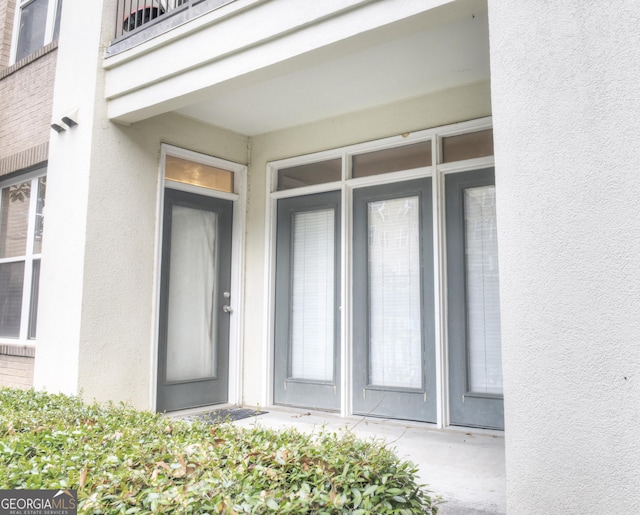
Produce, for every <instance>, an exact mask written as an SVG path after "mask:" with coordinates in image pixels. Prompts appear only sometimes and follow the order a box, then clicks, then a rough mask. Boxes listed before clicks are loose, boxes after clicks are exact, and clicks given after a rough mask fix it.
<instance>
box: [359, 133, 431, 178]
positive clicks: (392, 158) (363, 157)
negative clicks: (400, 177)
mask: <svg viewBox="0 0 640 515" xmlns="http://www.w3.org/2000/svg"><path fill="white" fill-rule="evenodd" d="M425 166H431V142H430V141H422V142H420V143H413V144H411V145H404V146H402V147H393V148H387V149H385V150H376V151H375V152H367V153H366V154H358V155H355V156H353V158H352V168H353V170H352V176H353V177H354V178H357V177H367V176H369V175H379V174H381V173H390V172H399V171H401V170H411V169H413V168H422V167H425Z"/></svg>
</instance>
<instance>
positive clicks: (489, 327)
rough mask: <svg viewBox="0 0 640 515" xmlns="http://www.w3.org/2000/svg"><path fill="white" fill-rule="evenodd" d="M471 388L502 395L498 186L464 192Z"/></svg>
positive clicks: (475, 390)
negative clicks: (497, 225)
mask: <svg viewBox="0 0 640 515" xmlns="http://www.w3.org/2000/svg"><path fill="white" fill-rule="evenodd" d="M464 216H465V221H464V223H465V267H466V299H467V306H466V308H467V331H468V334H467V344H468V348H469V363H468V371H469V378H468V379H469V386H470V390H471V391H472V392H482V393H493V394H501V393H502V361H501V344H500V296H499V291H498V289H499V276H498V240H497V235H496V234H497V232H496V193H495V186H483V187H478V188H467V189H465V190H464Z"/></svg>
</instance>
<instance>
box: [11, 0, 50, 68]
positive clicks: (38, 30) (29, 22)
mask: <svg viewBox="0 0 640 515" xmlns="http://www.w3.org/2000/svg"><path fill="white" fill-rule="evenodd" d="M48 3H49V2H48V0H33V1H32V2H29V3H28V4H27V5H26V6H25V7H23V8H22V12H21V13H20V35H19V36H18V47H17V49H16V61H18V60H20V59H22V58H23V57H26V56H28V55H29V54H31V53H32V52H35V51H36V50H38V48H41V47H42V46H43V45H44V31H45V28H46V25H47V9H48Z"/></svg>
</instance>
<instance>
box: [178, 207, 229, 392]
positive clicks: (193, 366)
mask: <svg viewBox="0 0 640 515" xmlns="http://www.w3.org/2000/svg"><path fill="white" fill-rule="evenodd" d="M217 228H218V215H217V213H212V212H210V211H203V210H201V209H193V208H188V207H183V206H173V210H172V219H171V257H170V265H169V268H170V269H169V315H168V328H167V370H166V372H167V381H185V380H189V379H200V378H204V377H212V376H215V374H216V353H215V345H216V334H217V331H216V322H217V317H216V316H215V314H216V313H215V310H216V306H215V299H216V288H217V285H216V267H217V263H216V254H217V252H216V245H217Z"/></svg>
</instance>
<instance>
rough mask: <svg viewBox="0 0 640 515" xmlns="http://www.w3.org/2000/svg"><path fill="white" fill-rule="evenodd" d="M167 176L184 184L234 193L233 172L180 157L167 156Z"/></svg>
mask: <svg viewBox="0 0 640 515" xmlns="http://www.w3.org/2000/svg"><path fill="white" fill-rule="evenodd" d="M165 178H166V179H168V180H170V181H175V182H181V183H183V184H192V185H193V186H200V187H202V188H209V189H212V190H218V191H226V192H229V193H233V172H230V171H229V170H223V169H222V168H216V167H214V166H207V165H203V164H202V163H196V162H195V161H187V160H186V159H180V158H178V157H173V156H167V158H166V160H165Z"/></svg>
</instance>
